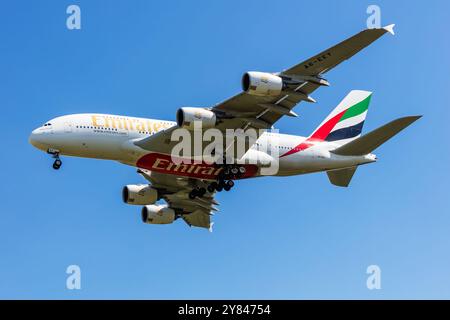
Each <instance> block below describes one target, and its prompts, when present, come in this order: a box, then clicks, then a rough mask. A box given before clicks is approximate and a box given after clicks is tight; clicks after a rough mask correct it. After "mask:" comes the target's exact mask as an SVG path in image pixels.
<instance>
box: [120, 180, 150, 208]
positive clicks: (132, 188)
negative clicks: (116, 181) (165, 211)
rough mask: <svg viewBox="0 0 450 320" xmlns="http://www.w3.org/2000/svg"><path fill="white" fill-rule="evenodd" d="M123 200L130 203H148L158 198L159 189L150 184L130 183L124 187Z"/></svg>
mask: <svg viewBox="0 0 450 320" xmlns="http://www.w3.org/2000/svg"><path fill="white" fill-rule="evenodd" d="M122 199H123V202H125V203H128V204H136V205H140V206H142V205H146V204H153V203H155V202H156V201H157V200H158V191H157V190H156V189H153V188H152V187H151V186H149V185H148V184H138V185H136V184H130V185H127V186H125V187H123V190H122Z"/></svg>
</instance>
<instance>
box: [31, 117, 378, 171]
mask: <svg viewBox="0 0 450 320" xmlns="http://www.w3.org/2000/svg"><path fill="white" fill-rule="evenodd" d="M172 126H176V123H175V122H172V121H161V120H153V119H144V118H135V117H127V116H117V115H107V114H74V115H67V116H62V117H58V118H54V119H52V120H50V121H48V122H47V123H46V124H44V125H43V126H41V127H39V128H37V129H35V130H34V131H33V132H32V133H31V135H30V143H31V144H32V145H33V146H35V147H36V148H38V149H40V150H42V151H48V150H49V149H56V150H58V152H59V154H61V155H67V156H75V157H84V158H97V159H107V160H115V161H119V162H122V163H125V164H128V165H131V166H136V167H143V168H144V169H148V170H155V171H160V172H164V173H168V174H175V175H184V176H190V177H197V178H199V176H198V174H200V173H201V172H203V170H206V169H204V168H198V166H197V168H180V167H176V166H175V165H171V164H170V163H168V162H167V161H168V160H158V155H159V154H156V156H155V152H152V151H149V150H147V149H146V150H144V149H142V148H140V147H138V146H136V145H135V144H134V143H133V142H134V141H138V140H140V139H143V138H146V137H149V136H151V135H153V134H155V133H157V132H159V131H161V130H164V129H167V128H170V127H172ZM305 139H306V138H305V137H301V136H293V135H285V134H278V133H264V134H263V135H261V137H260V138H259V139H258V141H257V142H258V143H260V144H267V143H268V144H270V143H271V142H272V141H276V145H277V148H278V155H279V156H277V157H276V158H277V159H276V160H277V161H278V169H277V171H276V172H275V173H273V174H271V175H277V176H287V175H297V174H304V173H310V172H317V171H327V170H333V169H340V168H347V167H353V166H357V165H361V164H365V163H369V162H373V161H375V160H376V158H375V156H374V155H372V154H369V155H365V156H338V155H335V154H333V153H331V152H330V150H333V149H335V148H336V147H337V145H335V144H333V143H329V142H323V141H321V142H317V143H313V145H312V146H310V147H308V148H307V149H305V150H301V151H296V152H294V153H290V154H289V155H285V154H286V153H288V152H289V151H290V150H292V149H294V148H296V147H297V146H298V145H299V144H301V143H302V142H303V141H305ZM255 150H256V149H255V147H252V148H251V149H250V150H249V152H248V155H250V157H251V156H252V154H253V153H254V151H255ZM152 155H153V156H152ZM149 156H151V157H149ZM162 156H163V155H161V157H162ZM271 157H274V155H273V154H272V155H271ZM150 158H151V159H152V160H151V161H143V159H144V160H146V159H150ZM164 159H167V155H166V157H165V158H164ZM260 169H261V168H258V170H257V171H255V173H254V174H253V175H252V176H261V170H260ZM247 177H249V176H247ZM204 178H206V179H208V177H207V176H204Z"/></svg>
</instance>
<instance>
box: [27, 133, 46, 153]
mask: <svg viewBox="0 0 450 320" xmlns="http://www.w3.org/2000/svg"><path fill="white" fill-rule="evenodd" d="M28 141H29V142H30V144H32V145H33V146H34V147H36V148H38V149H43V148H44V149H45V146H44V143H43V141H42V132H40V131H39V128H38V129H34V130H33V131H32V132H31V134H30V136H29V137H28Z"/></svg>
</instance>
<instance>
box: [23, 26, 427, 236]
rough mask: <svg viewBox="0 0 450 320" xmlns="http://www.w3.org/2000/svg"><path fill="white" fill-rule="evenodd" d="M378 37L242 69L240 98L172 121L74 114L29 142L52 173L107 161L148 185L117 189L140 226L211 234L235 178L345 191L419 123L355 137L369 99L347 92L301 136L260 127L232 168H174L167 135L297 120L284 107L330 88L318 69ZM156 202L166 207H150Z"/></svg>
mask: <svg viewBox="0 0 450 320" xmlns="http://www.w3.org/2000/svg"><path fill="white" fill-rule="evenodd" d="M387 32H389V33H391V34H394V32H393V25H390V26H387V27H384V28H378V29H367V30H364V31H362V32H360V33H358V34H356V35H354V36H353V37H351V38H349V39H347V40H345V41H343V42H341V43H339V44H337V45H335V46H333V47H331V48H329V49H327V50H325V51H323V52H321V53H319V54H318V55H315V56H313V57H312V58H310V59H307V60H306V61H304V62H301V63H299V64H297V65H295V66H293V67H291V68H289V69H286V70H284V71H282V72H278V73H263V72H247V73H245V74H244V76H243V78H242V86H243V92H241V93H239V94H237V95H236V96H234V97H232V98H230V99H228V100H226V101H224V102H221V103H219V104H216V105H215V106H212V107H208V108H192V107H186V108H180V109H179V110H178V111H177V114H176V120H177V121H176V122H172V121H161V120H153V119H143V118H135V117H128V116H119V115H110V114H98V113H92V114H73V115H66V116H62V117H57V118H54V119H52V120H50V121H48V122H46V123H45V124H44V125H42V126H41V127H39V128H37V129H35V130H34V131H33V132H32V133H31V136H30V138H29V141H30V143H31V144H32V145H33V146H35V147H36V148H38V149H40V150H42V151H45V152H47V153H49V154H51V155H52V156H53V158H54V159H55V160H54V163H53V168H55V169H59V168H60V167H61V164H62V162H61V159H60V156H62V155H66V156H75V157H84V158H97V159H107V160H114V161H119V162H121V163H124V164H127V165H130V166H133V167H136V168H138V170H137V171H138V173H139V174H141V175H142V176H143V177H144V178H145V179H146V180H148V182H149V184H136V185H127V186H125V187H124V188H123V200H124V202H125V203H128V204H133V205H140V206H143V208H142V211H141V212H142V213H141V214H142V220H143V222H145V223H150V224H169V223H172V222H174V221H175V220H176V219H178V218H182V219H183V220H184V221H185V222H186V223H187V224H188V225H189V226H197V227H202V228H207V229H211V227H212V222H211V216H212V215H213V212H214V211H217V209H216V206H217V205H218V203H217V202H216V201H215V200H214V195H215V193H216V192H220V191H222V190H226V191H228V190H230V189H231V188H232V187H233V186H234V182H235V181H236V180H239V179H245V178H253V177H260V176H263V175H264V174H263V170H264V169H265V168H266V167H267V166H268V164H269V165H270V164H273V163H276V164H277V170H276V172H273V173H272V174H271V175H274V176H290V175H299V174H306V173H312V172H321V171H324V172H326V173H327V175H328V178H329V180H330V182H331V183H332V184H334V185H337V186H342V187H346V186H348V185H349V183H350V180H351V179H352V176H353V174H354V173H355V170H356V169H357V168H358V166H360V165H363V164H368V163H372V162H375V161H376V160H377V158H376V156H375V155H374V154H372V152H373V150H375V149H376V148H377V147H378V146H380V145H381V144H382V143H384V142H385V141H387V140H388V139H390V138H391V137H393V136H394V135H395V134H397V133H398V132H400V131H401V130H402V129H404V128H406V127H407V126H408V125H410V124H411V123H413V122H414V121H416V120H417V119H418V118H420V116H407V117H403V118H400V119H397V120H394V121H392V122H390V123H388V124H386V125H384V126H382V127H380V128H378V129H376V130H374V131H372V132H370V133H368V134H365V135H363V136H361V130H362V128H363V124H364V121H365V119H366V115H367V110H368V106H369V102H370V99H371V96H372V94H371V92H368V91H361V90H354V91H351V92H350V93H349V94H348V95H347V96H346V97H345V98H344V99H343V100H342V101H341V102H340V103H339V104H338V106H337V107H336V108H335V109H334V110H333V111H332V112H331V113H330V115H329V116H328V117H327V118H326V119H325V120H324V121H323V122H322V123H321V124H320V125H319V126H318V127H317V129H316V130H314V131H313V133H312V134H311V135H309V136H308V137H301V136H293V135H285V134H278V133H273V132H270V131H269V130H267V131H265V132H263V133H262V134H259V135H258V136H257V140H255V143H253V144H248V145H247V146H246V148H245V150H244V156H243V157H241V158H240V159H232V160H241V161H229V160H227V161H221V162H216V163H206V162H204V161H202V162H200V163H199V162H198V161H197V162H191V163H189V161H187V162H186V163H179V162H177V161H175V160H174V158H173V155H172V150H173V148H174V146H175V145H176V144H177V143H178V142H176V141H173V139H171V137H172V134H173V133H174V132H175V131H176V130H177V129H180V128H184V129H187V130H188V132H191V133H193V135H194V134H195V130H194V129H195V128H194V124H195V123H198V122H200V123H201V125H202V128H203V129H208V128H215V129H217V130H219V131H220V132H223V133H224V134H226V131H227V130H228V129H244V130H245V129H250V128H253V129H258V130H259V131H261V129H263V130H264V129H270V128H272V127H273V124H274V123H275V122H276V121H278V120H279V119H280V118H281V117H282V116H289V117H296V116H297V115H296V114H295V113H294V112H293V111H292V109H293V108H294V107H295V106H296V105H297V104H298V103H299V102H302V101H303V102H307V103H314V102H315V100H314V99H313V98H312V97H311V96H310V94H311V93H312V92H313V91H315V90H316V89H317V88H319V87H322V86H329V83H328V81H327V80H325V78H324V77H323V76H324V74H325V73H326V72H328V71H330V70H331V69H333V68H334V67H335V66H337V65H338V64H340V63H341V62H342V61H344V60H346V59H348V58H350V57H352V56H353V55H354V54H356V53H357V52H359V51H360V50H362V49H363V48H365V47H366V46H368V45H369V44H371V43H372V42H374V41H375V40H377V39H378V38H380V37H381V36H382V35H384V34H385V33H387ZM275 141H276V143H275ZM261 145H266V146H267V145H271V146H272V147H273V146H275V147H276V151H277V152H276V153H275V154H276V155H274V154H273V153H272V152H270V153H269V152H265V151H264V150H262V151H261V148H260V146H261ZM226 147H227V146H226ZM272 149H273V148H272ZM225 150H227V149H225ZM220 156H222V155H220ZM192 157H193V158H195V154H193V155H192ZM243 159H244V160H248V161H247V162H248V163H247V162H245V161H242V160H243ZM160 200H164V201H165V202H166V204H156V203H157V202H158V201H160Z"/></svg>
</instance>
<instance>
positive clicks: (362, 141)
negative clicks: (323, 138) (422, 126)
mask: <svg viewBox="0 0 450 320" xmlns="http://www.w3.org/2000/svg"><path fill="white" fill-rule="evenodd" d="M421 117H422V116H409V117H403V118H399V119H397V120H394V121H391V122H389V123H388V124H385V125H384V126H382V127H379V128H378V129H375V130H373V131H371V132H369V133H368V134H365V135H363V136H362V137H359V138H357V139H355V140H353V141H351V142H349V143H347V144H344V145H343V146H341V147H339V148H337V149H335V150H332V151H331V152H333V153H334V154H338V155H341V156H362V155H365V154H369V153H371V152H372V151H373V150H375V149H376V148H378V147H379V146H381V145H382V144H383V143H385V142H386V141H388V140H389V139H390V138H392V137H393V136H395V135H396V134H397V133H399V132H400V131H402V130H403V129H405V128H406V127H407V126H409V125H410V124H412V123H413V122H414V121H416V120H418V119H419V118H421Z"/></svg>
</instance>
